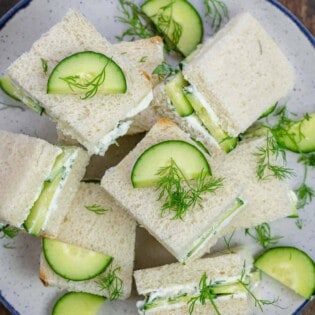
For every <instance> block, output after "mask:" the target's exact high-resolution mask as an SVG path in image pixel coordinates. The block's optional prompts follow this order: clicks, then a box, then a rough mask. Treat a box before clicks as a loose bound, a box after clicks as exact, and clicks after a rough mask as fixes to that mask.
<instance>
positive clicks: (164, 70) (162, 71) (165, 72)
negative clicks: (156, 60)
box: [152, 62, 179, 80]
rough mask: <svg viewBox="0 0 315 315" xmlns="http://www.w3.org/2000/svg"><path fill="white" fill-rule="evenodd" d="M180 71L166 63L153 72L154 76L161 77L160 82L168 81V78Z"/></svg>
mask: <svg viewBox="0 0 315 315" xmlns="http://www.w3.org/2000/svg"><path fill="white" fill-rule="evenodd" d="M178 71H179V70H178V69H176V68H173V67H172V66H170V65H169V64H167V63H166V62H162V63H161V64H159V65H158V66H157V67H156V68H155V69H154V70H153V72H152V74H156V75H157V76H158V77H159V80H166V79H167V78H168V77H170V76H171V75H174V74H176V73H177V72H178Z"/></svg>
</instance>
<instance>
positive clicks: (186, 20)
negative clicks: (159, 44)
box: [141, 0, 203, 56]
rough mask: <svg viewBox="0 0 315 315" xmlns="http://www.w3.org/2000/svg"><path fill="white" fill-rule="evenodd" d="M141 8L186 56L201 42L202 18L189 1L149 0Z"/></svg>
mask: <svg viewBox="0 0 315 315" xmlns="http://www.w3.org/2000/svg"><path fill="white" fill-rule="evenodd" d="M141 9H142V11H143V12H144V13H145V14H146V15H147V16H148V17H149V18H150V19H151V20H152V21H153V23H154V24H155V26H156V27H157V29H158V30H159V31H160V32H161V33H163V34H164V35H165V36H166V37H167V39H169V40H170V41H171V43H172V44H173V45H174V46H175V47H176V48H177V50H178V51H179V52H181V53H182V54H183V55H184V56H188V55H189V54H190V53H191V52H192V51H194V50H195V49H196V47H197V46H198V44H200V42H201V40H202V36H203V24H202V20H201V17H200V15H199V13H198V12H197V11H196V9H195V8H194V7H193V6H192V5H191V4H190V3H189V2H188V1H186V0H148V1H146V2H145V3H144V4H143V5H142V6H141Z"/></svg>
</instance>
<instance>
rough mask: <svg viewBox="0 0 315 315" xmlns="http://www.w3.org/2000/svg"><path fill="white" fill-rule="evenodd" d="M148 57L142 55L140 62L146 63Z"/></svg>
mask: <svg viewBox="0 0 315 315" xmlns="http://www.w3.org/2000/svg"><path fill="white" fill-rule="evenodd" d="M147 59H148V56H142V57H141V58H140V60H139V62H140V63H144V62H146V61H147Z"/></svg>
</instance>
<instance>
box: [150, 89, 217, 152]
mask: <svg viewBox="0 0 315 315" xmlns="http://www.w3.org/2000/svg"><path fill="white" fill-rule="evenodd" d="M153 95H154V97H153V101H152V102H151V105H150V107H149V108H150V109H152V110H154V111H155V112H157V113H158V115H159V116H161V117H166V118H169V119H170V120H172V121H174V122H175V123H176V124H177V125H178V126H179V127H180V128H181V129H182V130H184V131H185V132H187V133H188V134H190V135H191V136H192V137H193V138H195V139H196V140H197V141H200V142H201V143H203V144H204V146H205V147H206V148H207V150H209V152H210V153H211V154H218V153H220V152H222V149H221V147H220V145H219V144H218V142H217V141H216V140H215V139H214V138H213V137H212V136H211V134H210V133H209V131H208V130H207V129H206V128H205V127H204V126H203V124H202V122H201V120H200V119H199V118H198V116H197V115H196V114H195V113H193V114H191V115H189V116H186V117H181V116H179V114H178V113H177V111H176V109H175V107H174V106H173V105H172V104H171V101H170V99H169V97H168V96H167V94H166V91H165V84H164V83H160V84H159V85H157V86H156V87H154V89H153Z"/></svg>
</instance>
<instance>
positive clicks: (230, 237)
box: [223, 230, 236, 253]
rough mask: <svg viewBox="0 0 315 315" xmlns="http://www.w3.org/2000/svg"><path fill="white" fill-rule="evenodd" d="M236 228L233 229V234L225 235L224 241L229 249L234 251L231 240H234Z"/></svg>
mask: <svg viewBox="0 0 315 315" xmlns="http://www.w3.org/2000/svg"><path fill="white" fill-rule="evenodd" d="M235 231H236V230H233V232H232V233H231V235H230V236H229V237H228V238H226V237H225V236H224V237H223V240H224V243H225V246H226V248H227V250H228V251H229V252H230V253H232V248H231V241H232V238H233V236H234V233H235Z"/></svg>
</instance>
